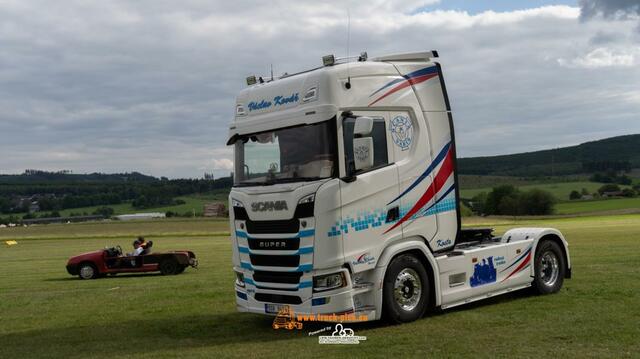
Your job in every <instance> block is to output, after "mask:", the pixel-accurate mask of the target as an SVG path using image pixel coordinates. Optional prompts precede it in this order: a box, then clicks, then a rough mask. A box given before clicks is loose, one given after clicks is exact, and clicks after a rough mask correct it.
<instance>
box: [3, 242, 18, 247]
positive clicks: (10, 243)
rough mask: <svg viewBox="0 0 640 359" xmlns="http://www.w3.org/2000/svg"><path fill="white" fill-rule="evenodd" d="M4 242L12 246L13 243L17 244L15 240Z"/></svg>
mask: <svg viewBox="0 0 640 359" xmlns="http://www.w3.org/2000/svg"><path fill="white" fill-rule="evenodd" d="M4 243H5V244H6V245H8V246H14V245H16V244H18V242H16V241H6V242H4Z"/></svg>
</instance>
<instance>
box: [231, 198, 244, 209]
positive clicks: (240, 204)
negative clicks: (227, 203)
mask: <svg viewBox="0 0 640 359" xmlns="http://www.w3.org/2000/svg"><path fill="white" fill-rule="evenodd" d="M231 205H232V206H233V207H240V208H244V204H242V202H240V201H238V200H237V199H235V198H231Z"/></svg>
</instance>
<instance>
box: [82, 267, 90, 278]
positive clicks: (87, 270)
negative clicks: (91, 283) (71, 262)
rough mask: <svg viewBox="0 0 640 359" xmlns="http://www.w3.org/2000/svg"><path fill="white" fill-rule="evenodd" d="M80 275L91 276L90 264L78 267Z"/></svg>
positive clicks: (83, 276)
mask: <svg viewBox="0 0 640 359" xmlns="http://www.w3.org/2000/svg"><path fill="white" fill-rule="evenodd" d="M80 276H82V278H91V277H93V268H92V267H91V266H84V267H82V268H80Z"/></svg>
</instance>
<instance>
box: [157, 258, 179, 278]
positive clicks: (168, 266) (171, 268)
mask: <svg viewBox="0 0 640 359" xmlns="http://www.w3.org/2000/svg"><path fill="white" fill-rule="evenodd" d="M179 266H180V265H179V264H178V261H176V260H175V258H167V259H165V260H163V261H162V262H160V273H162V275H171V274H178V270H179Z"/></svg>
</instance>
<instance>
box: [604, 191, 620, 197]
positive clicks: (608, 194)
mask: <svg viewBox="0 0 640 359" xmlns="http://www.w3.org/2000/svg"><path fill="white" fill-rule="evenodd" d="M622 195H623V193H622V191H611V192H603V193H602V197H622Z"/></svg>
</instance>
